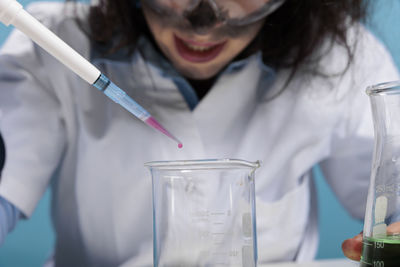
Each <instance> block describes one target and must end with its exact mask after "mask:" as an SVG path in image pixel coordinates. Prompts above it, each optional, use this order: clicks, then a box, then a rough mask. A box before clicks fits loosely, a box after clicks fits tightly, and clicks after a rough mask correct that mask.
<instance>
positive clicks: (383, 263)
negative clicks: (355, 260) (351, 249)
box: [360, 234, 400, 267]
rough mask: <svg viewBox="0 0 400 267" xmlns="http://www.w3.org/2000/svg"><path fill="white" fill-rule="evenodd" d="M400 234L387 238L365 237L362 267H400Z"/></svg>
mask: <svg viewBox="0 0 400 267" xmlns="http://www.w3.org/2000/svg"><path fill="white" fill-rule="evenodd" d="M399 266H400V234H397V235H389V236H386V237H385V238H367V237H364V241H363V249H362V254H361V260H360V267H399Z"/></svg>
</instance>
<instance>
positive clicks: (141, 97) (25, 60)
mask: <svg viewBox="0 0 400 267" xmlns="http://www.w3.org/2000/svg"><path fill="white" fill-rule="evenodd" d="M31 12H32V13H33V14H34V15H35V16H36V17H37V18H39V19H40V20H42V22H43V23H45V24H46V25H47V26H48V27H50V28H51V29H52V30H53V31H55V32H56V33H57V34H58V35H59V36H60V37H61V38H62V39H64V40H65V41H67V42H68V43H69V44H70V45H71V46H72V47H73V48H75V49H76V50H77V51H78V52H79V53H81V54H82V55H83V56H85V57H87V58H92V61H93V63H94V64H96V65H97V66H98V67H99V68H100V70H101V71H102V72H104V73H105V74H106V75H107V76H108V77H109V78H110V79H111V80H112V81H113V82H114V83H116V84H117V85H118V86H120V87H121V88H123V89H124V90H126V92H127V93H128V94H129V95H130V96H131V97H133V98H134V99H135V100H136V101H137V102H139V103H140V104H142V105H143V106H144V107H145V108H146V109H147V110H148V111H149V112H150V113H151V114H152V115H153V116H154V117H155V118H156V119H157V120H158V121H159V122H160V123H161V124H162V125H164V126H165V127H166V128H167V129H169V130H170V131H171V132H172V133H173V134H174V135H176V136H177V137H179V138H180V139H181V140H182V141H183V143H184V148H183V149H181V150H179V149H177V148H176V143H174V142H172V141H171V140H170V139H168V138H166V137H165V136H163V135H162V134H160V133H158V132H157V131H154V130H152V129H151V128H149V127H148V126H146V125H145V124H144V123H142V122H141V121H139V120H138V119H136V118H135V117H133V116H132V115H131V114H129V113H128V112H127V111H125V110H124V109H123V108H121V107H120V106H119V105H117V104H115V103H113V102H112V101H111V100H109V99H108V98H107V97H105V96H104V95H103V94H102V93H101V92H99V91H97V90H96V89H94V88H93V87H91V86H90V85H88V84H87V83H86V82H84V81H83V80H81V79H80V78H79V77H77V76H76V75H75V74H73V73H72V72H70V71H69V70H67V69H66V68H65V67H64V66H62V65H61V64H60V63H59V62H58V61H56V60H55V59H54V58H52V57H51V56H50V55H48V54H47V53H46V52H45V51H43V50H42V49H40V48H39V47H38V46H36V45H35V44H34V43H32V42H31V41H30V40H29V39H28V38H27V37H25V36H24V35H23V34H21V33H20V32H18V31H14V32H13V33H12V35H11V36H10V37H9V39H8V40H7V42H6V43H5V45H4V47H3V48H2V51H1V56H0V111H1V117H0V131H1V133H2V134H3V136H4V140H5V143H6V149H7V161H6V164H5V168H4V171H3V176H2V180H1V185H0V195H2V196H3V197H4V198H6V199H8V200H9V201H10V202H12V203H13V204H14V205H16V206H17V207H18V208H19V209H20V210H21V211H22V212H23V213H24V214H25V215H26V216H28V217H29V216H30V215H31V214H32V212H33V210H34V208H35V206H36V205H37V203H38V201H39V199H40V198H41V196H42V195H43V193H44V191H45V190H46V187H47V186H48V185H49V184H50V183H51V185H52V193H53V199H52V217H53V222H54V226H55V230H56V232H57V240H56V241H57V242H56V246H55V261H56V263H57V266H96V267H100V266H120V265H123V266H151V264H152V212H151V209H152V206H151V202H152V200H151V179H150V173H149V171H148V170H147V169H146V168H145V167H144V166H143V164H144V163H145V162H148V161H153V160H174V159H203V158H240V159H245V160H249V161H255V160H261V164H262V167H261V168H260V169H259V170H257V172H256V194H257V202H256V206H257V234H258V255H259V262H260V263H265V262H271V261H283V260H298V261H301V260H308V259H311V258H312V257H313V256H314V255H315V252H316V248H317V244H318V242H317V239H318V234H317V231H318V229H317V222H316V207H315V201H316V199H315V193H314V191H313V185H312V180H311V179H310V177H311V175H310V174H311V172H310V170H311V168H312V167H313V166H314V165H315V164H317V163H321V167H322V169H323V170H324V172H325V175H326V178H327V179H328V182H329V184H330V185H331V186H332V188H333V190H334V191H335V193H336V194H337V196H338V197H339V199H340V201H341V202H342V203H343V204H344V205H345V207H346V208H347V209H348V210H349V212H351V214H353V215H354V216H357V217H359V218H362V216H363V213H364V206H365V197H366V192H367V186H368V180H369V170H370V164H371V160H370V158H371V155H372V147H373V144H372V141H373V131H372V119H371V114H370V108H369V100H368V97H367V95H366V94H365V92H364V91H365V88H366V87H367V86H368V85H371V84H375V83H378V82H385V81H389V80H396V79H398V78H399V76H398V73H397V71H396V68H395V66H394V64H393V62H392V60H391V58H390V56H389V55H388V53H387V52H386V50H385V49H384V48H383V47H382V45H381V44H380V43H379V42H377V41H376V40H375V39H374V38H373V37H372V36H371V34H370V33H368V32H367V31H366V30H365V29H364V28H362V27H360V28H359V30H360V36H358V37H357V38H358V41H359V42H358V45H357V48H356V54H355V58H354V62H353V63H352V64H351V65H350V66H349V69H348V71H347V72H346V74H344V75H337V76H335V77H332V78H330V79H325V78H323V77H313V78H312V76H311V75H308V74H306V73H305V72H303V71H302V72H299V73H298V74H297V75H296V76H295V77H294V79H293V80H292V82H291V83H290V84H289V86H288V87H287V88H286V89H285V90H284V91H283V92H282V93H281V94H280V95H279V96H278V97H276V98H273V99H272V100H268V98H269V97H270V96H271V95H273V94H274V93H276V92H277V91H279V89H281V87H282V86H283V84H284V83H285V81H286V78H287V77H288V71H280V72H278V73H277V74H276V77H275V79H269V78H268V79H266V78H265V77H271V76H270V75H269V74H271V73H269V72H271V71H272V70H271V69H268V68H267V67H265V66H264V65H263V64H262V63H261V62H260V60H259V59H258V58H259V57H258V56H257V55H255V56H252V57H251V58H249V59H248V60H247V63H246V64H245V66H244V67H242V68H238V69H236V70H233V71H231V72H225V73H224V74H222V75H221V76H220V78H219V79H218V80H217V81H216V83H215V85H214V86H213V87H212V89H211V91H210V92H209V93H208V94H207V95H206V96H205V97H204V99H202V100H201V102H200V103H199V104H198V105H197V106H196V107H195V109H194V110H192V111H191V110H190V109H189V107H188V105H187V103H186V102H185V99H184V98H183V96H182V94H181V93H180V91H179V90H178V89H177V86H176V84H175V83H174V82H173V81H172V80H171V79H170V78H169V77H168V76H167V75H166V72H168V70H166V69H165V68H164V69H163V68H159V67H158V66H157V65H156V63H155V64H152V63H150V62H148V63H145V61H144V59H143V57H142V55H143V54H141V53H139V52H138V51H136V52H135V53H134V54H133V56H131V57H126V58H124V59H123V60H114V59H110V58H102V57H97V56H95V54H96V53H95V52H96V51H93V50H91V49H90V47H91V46H90V44H89V42H88V40H87V38H86V36H85V35H84V34H83V33H82V32H81V31H80V30H79V29H78V27H77V25H76V23H75V22H74V21H73V20H72V19H71V18H70V16H69V15H68V14H70V13H68V12H64V11H62V8H61V4H60V3H52V4H47V5H46V6H43V5H40V4H37V5H34V6H32V8H31ZM349 34H350V35H351V36H354V31H351V32H350V33H349ZM143 49H146V47H144V48H143ZM346 63H347V61H346V52H345V50H344V49H343V48H342V47H340V46H338V45H336V46H334V47H333V49H332V50H330V51H329V52H327V53H326V55H325V56H324V58H323V60H322V61H321V64H320V65H321V66H320V70H321V71H324V72H325V73H331V74H332V73H338V72H340V71H342V70H343V67H344V66H345V65H346ZM152 80H153V81H152ZM273 81H274V82H273ZM154 84H155V85H156V86H154ZM124 264H125V265H124Z"/></svg>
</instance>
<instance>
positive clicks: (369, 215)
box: [360, 81, 400, 267]
mask: <svg viewBox="0 0 400 267" xmlns="http://www.w3.org/2000/svg"><path fill="white" fill-rule="evenodd" d="M367 94H368V95H369V97H370V102H371V107H372V114H373V122H374V129H375V147H374V158H373V163H372V171H371V181H370V186H369V192H368V200H367V207H366V214H365V221H364V233H363V251H362V256H361V261H360V266H361V267H366V266H371V267H391V266H393V267H398V266H400V81H398V82H390V83H384V84H378V85H374V86H370V87H369V88H367Z"/></svg>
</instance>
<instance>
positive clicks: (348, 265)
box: [258, 259, 359, 267]
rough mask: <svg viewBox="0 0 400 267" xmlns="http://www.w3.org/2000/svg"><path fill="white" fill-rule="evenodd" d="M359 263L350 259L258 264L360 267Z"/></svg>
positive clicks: (264, 266) (268, 265)
mask: <svg viewBox="0 0 400 267" xmlns="http://www.w3.org/2000/svg"><path fill="white" fill-rule="evenodd" d="M358 266H359V263H358V262H356V261H351V260H348V259H332V260H320V261H313V262H306V263H293V262H291V263H276V264H263V265H261V264H258V267H358Z"/></svg>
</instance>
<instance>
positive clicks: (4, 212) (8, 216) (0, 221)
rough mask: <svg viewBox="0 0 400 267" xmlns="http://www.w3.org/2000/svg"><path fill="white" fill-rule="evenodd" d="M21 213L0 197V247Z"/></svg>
mask: <svg viewBox="0 0 400 267" xmlns="http://www.w3.org/2000/svg"><path fill="white" fill-rule="evenodd" d="M20 215H21V212H20V211H19V210H18V209H17V208H16V207H15V206H14V205H13V204H11V203H10V202H8V201H7V200H5V199H4V198H2V197H0V246H1V245H2V244H3V243H4V239H5V238H6V236H7V234H8V233H9V232H11V231H12V230H13V229H14V227H15V225H16V224H17V222H18V220H19V218H20Z"/></svg>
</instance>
